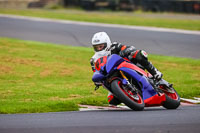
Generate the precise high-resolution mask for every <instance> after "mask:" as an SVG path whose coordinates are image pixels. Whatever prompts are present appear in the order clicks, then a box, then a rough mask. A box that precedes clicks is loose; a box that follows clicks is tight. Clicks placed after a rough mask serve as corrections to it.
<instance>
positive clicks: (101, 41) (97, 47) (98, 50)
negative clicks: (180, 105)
mask: <svg viewBox="0 0 200 133" xmlns="http://www.w3.org/2000/svg"><path fill="white" fill-rule="evenodd" d="M92 46H93V48H94V51H95V54H94V55H93V56H92V58H91V59H90V64H91V67H92V70H93V72H95V71H96V67H98V63H97V62H96V61H97V59H99V58H100V57H103V56H108V55H111V54H118V55H120V56H121V57H123V58H127V59H128V60H130V61H131V62H132V63H134V64H138V65H140V66H142V67H143V68H145V69H146V70H147V71H148V72H149V73H150V74H151V75H152V76H153V78H154V79H156V80H160V79H161V78H162V73H161V72H160V71H158V70H157V69H156V68H155V67H154V66H153V65H152V63H151V62H149V61H148V58H147V57H148V54H147V53H146V52H145V51H144V50H137V49H136V48H135V47H134V46H126V45H123V44H121V43H118V42H113V43H112V42H111V40H110V37H109V36H108V35H107V33H106V32H97V33H95V34H94V36H93V38H92ZM95 66H96V67H95ZM95 85H98V86H100V85H101V83H95ZM108 102H109V104H110V105H118V104H120V101H119V100H118V99H117V98H116V97H115V96H114V95H113V94H112V93H110V92H109V94H108Z"/></svg>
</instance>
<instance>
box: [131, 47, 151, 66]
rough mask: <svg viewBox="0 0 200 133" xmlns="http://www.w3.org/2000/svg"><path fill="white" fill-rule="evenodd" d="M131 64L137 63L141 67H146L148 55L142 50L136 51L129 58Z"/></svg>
mask: <svg viewBox="0 0 200 133" xmlns="http://www.w3.org/2000/svg"><path fill="white" fill-rule="evenodd" d="M129 59H130V60H131V61H132V62H138V63H140V64H141V65H143V66H146V65H148V64H149V63H148V54H147V53H146V52H145V51H144V50H136V51H134V52H132V53H131V54H130V56H129Z"/></svg>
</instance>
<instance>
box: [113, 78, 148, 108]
mask: <svg viewBox="0 0 200 133" xmlns="http://www.w3.org/2000/svg"><path fill="white" fill-rule="evenodd" d="M111 90H112V92H113V94H114V95H115V96H116V97H117V98H118V99H119V100H120V101H121V102H123V103H124V104H125V105H127V106H128V107H129V108H131V109H132V110H135V111H141V110H143V109H144V101H143V99H142V97H141V96H140V94H139V93H137V94H133V93H132V92H129V91H126V90H124V89H123V87H122V83H121V81H120V80H118V79H116V80H114V81H112V83H111Z"/></svg>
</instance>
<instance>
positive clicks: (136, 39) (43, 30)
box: [0, 15, 200, 58]
mask: <svg viewBox="0 0 200 133" xmlns="http://www.w3.org/2000/svg"><path fill="white" fill-rule="evenodd" d="M99 31H105V32H107V33H108V34H109V36H110V38H111V40H112V41H117V42H121V43H123V44H126V45H133V46H135V47H136V48H137V49H143V50H145V51H146V52H148V53H152V54H160V55H168V56H179V57H191V58H200V52H199V51H200V32H198V33H197V34H194V33H190V32H189V33H185V32H174V31H170V30H160V29H158V30H155V29H149V28H131V26H130V27H126V26H118V25H116V26H111V25H106V24H102V25H101V24H93V23H76V22H73V21H72V22H68V21H53V20H52V21H51V20H46V19H30V18H27V17H26V18H20V19H19V18H17V17H7V16H2V15H0V36H1V37H13V38H19V39H24V40H35V41H42V42H50V43H57V44H68V45H73V46H86V47H89V46H91V38H92V36H93V34H94V33H96V32H99Z"/></svg>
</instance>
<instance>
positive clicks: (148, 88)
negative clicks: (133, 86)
mask: <svg viewBox="0 0 200 133" xmlns="http://www.w3.org/2000/svg"><path fill="white" fill-rule="evenodd" d="M119 70H120V71H123V72H124V73H126V74H128V75H129V76H131V77H132V78H133V79H135V81H137V82H138V84H139V85H140V84H142V86H141V87H142V93H143V94H142V95H143V99H144V100H145V99H148V98H150V97H152V96H154V95H156V94H157V92H156V91H155V90H154V89H153V87H152V85H151V84H150V83H149V81H148V80H147V78H146V77H145V76H142V75H140V74H138V73H137V72H136V71H135V70H133V69H130V68H126V67H122V68H120V69H119Z"/></svg>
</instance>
